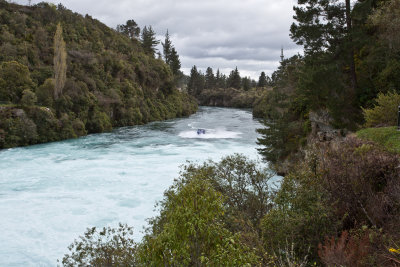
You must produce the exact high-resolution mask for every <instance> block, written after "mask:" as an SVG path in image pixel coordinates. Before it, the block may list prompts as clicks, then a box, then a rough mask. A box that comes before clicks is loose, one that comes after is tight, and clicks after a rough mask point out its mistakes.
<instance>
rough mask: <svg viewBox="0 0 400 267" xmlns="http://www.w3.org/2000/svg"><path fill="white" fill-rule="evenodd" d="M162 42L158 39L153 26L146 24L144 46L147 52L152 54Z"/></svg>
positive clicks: (143, 35) (143, 37)
mask: <svg viewBox="0 0 400 267" xmlns="http://www.w3.org/2000/svg"><path fill="white" fill-rule="evenodd" d="M159 43H160V41H158V40H157V39H156V33H155V32H154V30H153V28H152V27H151V26H149V27H147V26H144V28H143V31H142V47H143V49H144V52H145V53H146V54H149V55H152V56H153V57H154V53H155V52H156V46H157V45H158V44H159Z"/></svg>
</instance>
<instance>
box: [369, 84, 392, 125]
mask: <svg viewBox="0 0 400 267" xmlns="http://www.w3.org/2000/svg"><path fill="white" fill-rule="evenodd" d="M375 101H376V105H375V106H374V107H373V108H371V109H363V113H364V118H365V126H366V127H372V126H392V125H396V124H397V116H398V107H399V105H400V95H399V94H398V93H396V92H389V93H387V94H383V93H380V94H378V97H377V98H376V100H375Z"/></svg>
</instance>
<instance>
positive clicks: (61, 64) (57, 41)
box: [53, 23, 67, 99]
mask: <svg viewBox="0 0 400 267" xmlns="http://www.w3.org/2000/svg"><path fill="white" fill-rule="evenodd" d="M53 61H54V79H55V87H54V98H55V99H57V98H59V97H60V96H61V94H62V90H63V88H64V85H65V82H66V80H67V51H66V49H65V42H64V39H63V37H62V27H61V24H60V23H58V24H57V29H56V33H55V35H54V60H53Z"/></svg>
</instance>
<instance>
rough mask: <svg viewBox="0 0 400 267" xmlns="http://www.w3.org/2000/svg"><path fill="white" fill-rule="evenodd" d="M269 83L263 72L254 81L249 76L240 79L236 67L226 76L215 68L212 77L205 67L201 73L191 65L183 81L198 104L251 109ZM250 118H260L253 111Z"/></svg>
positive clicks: (210, 69) (270, 81)
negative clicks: (215, 70)
mask: <svg viewBox="0 0 400 267" xmlns="http://www.w3.org/2000/svg"><path fill="white" fill-rule="evenodd" d="M272 84H273V81H272V80H271V78H270V77H268V76H267V75H266V74H265V72H261V74H260V77H259V79H258V82H257V81H255V80H254V79H251V77H246V76H245V77H241V75H240V72H239V70H238V68H237V67H236V68H235V69H234V70H232V71H231V72H230V73H229V75H228V76H226V75H225V74H223V73H221V72H220V71H219V69H217V72H216V73H215V74H214V70H213V69H212V68H211V67H208V68H207V69H206V71H205V73H202V71H201V70H198V69H197V67H196V66H193V67H192V69H191V70H190V76H189V77H188V79H187V91H188V93H189V94H190V95H192V96H194V97H195V98H196V99H197V101H198V102H199V104H200V105H204V106H218V107H235V108H253V107H255V106H256V105H257V103H258V101H259V100H260V99H262V98H263V97H265V94H266V93H267V91H269V90H271V89H272V87H271V85H272ZM254 115H255V116H256V117H262V116H260V115H261V114H259V113H257V112H256V113H255V114H254Z"/></svg>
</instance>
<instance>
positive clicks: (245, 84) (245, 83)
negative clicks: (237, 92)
mask: <svg viewBox="0 0 400 267" xmlns="http://www.w3.org/2000/svg"><path fill="white" fill-rule="evenodd" d="M242 88H243V90H245V91H249V90H250V88H251V79H250V77H243V78H242Z"/></svg>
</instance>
